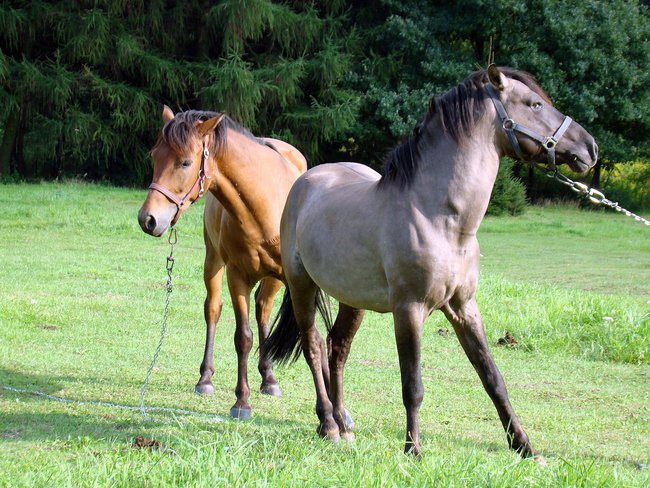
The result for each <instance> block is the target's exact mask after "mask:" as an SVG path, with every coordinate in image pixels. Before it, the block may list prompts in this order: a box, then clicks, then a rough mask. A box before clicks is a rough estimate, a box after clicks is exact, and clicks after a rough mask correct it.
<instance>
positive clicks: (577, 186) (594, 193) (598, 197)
mask: <svg viewBox="0 0 650 488" xmlns="http://www.w3.org/2000/svg"><path fill="white" fill-rule="evenodd" d="M535 167H536V168H537V169H539V170H541V171H543V172H544V173H545V174H546V176H548V177H549V178H555V179H556V180H557V181H559V182H560V183H562V184H563V185H566V186H568V187H570V188H571V189H572V190H573V191H575V192H576V193H581V194H583V195H586V196H587V197H589V201H590V202H592V203H595V204H600V205H605V206H606V207H610V208H613V209H614V210H616V211H617V212H621V213H622V214H624V215H627V216H628V217H632V218H633V219H634V220H636V221H637V222H641V223H642V224H645V225H647V226H650V220H647V219H644V218H643V217H641V216H640V215H637V214H635V213H633V212H630V211H629V210H627V209H625V208H623V207H621V206H620V205H619V204H618V202H613V201H612V200H610V199H608V198H606V197H605V195H604V194H603V193H602V192H601V191H598V190H596V189H595V188H591V187H589V186H587V185H585V184H584V183H580V182H579V181H573V180H572V179H571V178H569V177H567V176H564V175H563V174H562V173H559V172H558V171H557V170H555V171H549V170H548V168H546V167H545V166H542V165H537V164H536V165H535Z"/></svg>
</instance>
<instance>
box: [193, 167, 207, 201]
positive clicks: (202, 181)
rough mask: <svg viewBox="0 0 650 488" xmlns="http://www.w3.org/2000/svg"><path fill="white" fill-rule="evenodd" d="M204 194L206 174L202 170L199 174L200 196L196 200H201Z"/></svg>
mask: <svg viewBox="0 0 650 488" xmlns="http://www.w3.org/2000/svg"><path fill="white" fill-rule="evenodd" d="M204 193H205V172H204V171H203V170H201V171H200V172H199V196H198V197H196V199H197V200H198V199H199V198H201V197H202V196H203V194H204ZM195 201H196V200H195Z"/></svg>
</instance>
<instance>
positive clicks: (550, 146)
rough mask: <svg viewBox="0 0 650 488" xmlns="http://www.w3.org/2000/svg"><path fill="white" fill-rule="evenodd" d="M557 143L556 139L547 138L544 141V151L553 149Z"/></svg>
mask: <svg viewBox="0 0 650 488" xmlns="http://www.w3.org/2000/svg"><path fill="white" fill-rule="evenodd" d="M557 143H558V141H557V139H555V138H554V137H551V136H549V137H547V138H546V139H545V140H544V147H545V148H546V149H553V148H554V147H555V146H557Z"/></svg>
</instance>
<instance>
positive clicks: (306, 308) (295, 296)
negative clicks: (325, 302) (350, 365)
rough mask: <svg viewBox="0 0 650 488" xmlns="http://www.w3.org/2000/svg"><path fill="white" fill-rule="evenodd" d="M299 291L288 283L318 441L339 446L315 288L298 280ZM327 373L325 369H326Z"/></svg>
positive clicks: (314, 285) (307, 282) (307, 281)
mask: <svg viewBox="0 0 650 488" xmlns="http://www.w3.org/2000/svg"><path fill="white" fill-rule="evenodd" d="M300 281H301V285H300V287H297V286H295V283H296V282H295V281H294V282H293V283H294V284H292V282H291V281H290V282H289V283H290V284H289V288H290V294H291V299H292V302H293V312H294V315H295V319H296V322H297V324H298V327H299V329H300V341H301V346H302V351H303V354H304V356H305V360H306V361H307V364H308V365H309V369H310V370H311V373H312V376H313V379H314V387H315V389H316V415H318V419H319V421H320V423H319V426H318V429H317V432H318V434H319V435H320V436H321V437H324V438H327V439H330V440H332V441H334V442H338V440H339V439H340V433H339V426H338V424H337V423H336V421H335V420H334V416H333V406H332V402H331V401H330V398H329V395H328V387H329V385H328V380H327V379H326V375H325V374H324V369H323V368H324V364H323V362H325V363H326V361H327V359H326V355H325V357H324V355H323V351H325V341H324V340H323V337H322V336H321V334H320V332H319V331H318V328H317V327H316V322H315V319H316V295H317V294H318V288H317V287H316V284H315V283H313V281H311V279H309V278H308V277H307V278H306V279H305V280H300ZM325 370H327V366H325Z"/></svg>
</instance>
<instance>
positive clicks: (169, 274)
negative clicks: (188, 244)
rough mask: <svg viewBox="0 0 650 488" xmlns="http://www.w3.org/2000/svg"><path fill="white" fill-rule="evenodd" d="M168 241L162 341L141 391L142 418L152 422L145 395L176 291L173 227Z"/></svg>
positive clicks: (174, 236)
mask: <svg viewBox="0 0 650 488" xmlns="http://www.w3.org/2000/svg"><path fill="white" fill-rule="evenodd" d="M167 240H168V242H169V256H167V296H166V298H165V311H164V313H163V320H162V329H161V331H160V341H159V342H158V347H157V348H156V352H155V353H154V355H153V359H152V360H151V365H150V366H149V370H148V371H147V375H146V376H145V378H144V383H142V389H141V390H140V412H141V413H142V416H143V417H144V420H145V421H147V420H150V418H149V416H148V415H147V409H146V408H145V406H144V395H145V393H146V392H147V384H148V383H149V377H150V376H151V372H152V371H153V368H154V366H155V365H156V361H157V360H158V354H159V353H160V349H161V348H162V345H163V342H164V341H165V335H166V334H167V318H168V317H169V302H170V300H171V297H172V291H173V289H174V283H173V282H172V272H173V270H174V245H175V244H176V243H177V242H178V235H177V234H176V227H174V226H172V227H171V228H170V229H169V237H168V239H167Z"/></svg>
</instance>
